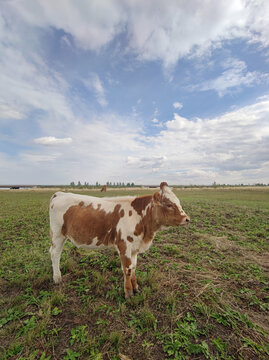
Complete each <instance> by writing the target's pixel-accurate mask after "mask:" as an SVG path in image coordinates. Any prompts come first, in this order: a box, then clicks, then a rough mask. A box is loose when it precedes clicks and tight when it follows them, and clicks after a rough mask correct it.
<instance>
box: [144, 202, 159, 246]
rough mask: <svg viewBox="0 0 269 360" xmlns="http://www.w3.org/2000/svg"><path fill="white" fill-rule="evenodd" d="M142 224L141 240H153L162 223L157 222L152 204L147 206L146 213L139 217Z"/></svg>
mask: <svg viewBox="0 0 269 360" xmlns="http://www.w3.org/2000/svg"><path fill="white" fill-rule="evenodd" d="M141 222H142V224H143V241H145V242H150V241H152V240H153V238H154V235H155V233H156V232H157V231H158V230H159V229H160V228H161V226H162V224H160V223H159V222H158V217H157V216H156V211H155V208H154V206H153V205H151V206H149V207H148V208H147V211H146V214H145V215H143V216H142V217H141Z"/></svg>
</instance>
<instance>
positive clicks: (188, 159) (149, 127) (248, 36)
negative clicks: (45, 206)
mask: <svg viewBox="0 0 269 360" xmlns="http://www.w3.org/2000/svg"><path fill="white" fill-rule="evenodd" d="M72 181H74V182H75V183H77V182H78V181H80V182H81V183H84V182H88V183H90V184H95V183H96V182H97V181H98V182H99V183H100V184H103V183H106V182H107V181H109V182H112V183H114V182H115V183H117V182H125V183H128V182H134V183H135V184H143V185H149V184H152V185H153V184H156V185H157V184H160V182H162V181H166V182H168V183H169V184H174V185H179V184H182V185H191V184H192V185H198V184H204V185H210V184H213V183H214V182H216V183H218V184H241V183H243V184H255V183H269V1H267V0H233V1H227V0H218V1H216V0H206V1H205V0H165V1H164V0H147V1H145V0H110V1H107V0H90V1H89V0H76V1H72V0H57V1H55V0H2V1H1V7H0V184H2V185H4V184H41V185H45V184H69V183H70V182H72Z"/></svg>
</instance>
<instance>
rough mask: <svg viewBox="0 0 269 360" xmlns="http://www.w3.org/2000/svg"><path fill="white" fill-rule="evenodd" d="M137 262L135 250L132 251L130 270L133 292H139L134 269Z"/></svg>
mask: <svg viewBox="0 0 269 360" xmlns="http://www.w3.org/2000/svg"><path fill="white" fill-rule="evenodd" d="M136 264H137V252H134V253H132V272H131V282H132V286H133V291H134V293H135V294H136V293H139V289H138V284H137V280H136V275H135V270H136Z"/></svg>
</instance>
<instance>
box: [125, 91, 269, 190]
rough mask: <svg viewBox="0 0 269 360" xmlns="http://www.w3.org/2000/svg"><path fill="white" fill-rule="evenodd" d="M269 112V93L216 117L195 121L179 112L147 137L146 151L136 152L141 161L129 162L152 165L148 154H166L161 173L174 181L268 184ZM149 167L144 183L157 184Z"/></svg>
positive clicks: (133, 166) (137, 164)
mask: <svg viewBox="0 0 269 360" xmlns="http://www.w3.org/2000/svg"><path fill="white" fill-rule="evenodd" d="M268 116H269V98H268V97H265V98H264V99H263V100H261V101H258V102H257V103H255V104H253V105H249V106H246V107H243V108H241V109H237V110H234V111H231V112H227V113H225V114H223V115H221V116H219V117H215V118H212V119H206V118H205V119H201V118H197V119H192V120H191V119H187V118H184V117H181V116H179V115H178V114H174V118H173V119H172V120H169V121H167V122H166V129H164V130H162V131H161V132H160V133H159V134H158V135H157V136H151V137H148V138H147V141H146V145H145V146H146V149H145V150H143V151H142V152H141V153H140V154H138V153H137V154H136V156H135V161H134V160H133V161H130V159H129V160H128V161H127V164H128V167H130V168H135V167H137V166H141V165H142V164H143V163H145V164H146V162H144V161H143V159H144V157H145V155H144V154H145V153H146V154H147V158H148V159H150V158H151V157H152V159H154V158H156V157H158V156H161V157H165V158H166V161H165V162H164V163H163V166H161V167H160V169H159V172H158V176H159V178H162V177H164V175H165V176H166V179H168V181H170V182H171V183H176V184H178V183H186V184H190V183H193V184H194V183H197V184H201V183H205V184H212V183H213V181H217V182H219V183H225V182H226V183H241V182H243V183H248V182H250V183H253V182H265V183H267V182H268V178H269V158H268V153H269V145H268V144H269V125H268ZM160 154H161V155H160ZM131 160H132V159H131ZM148 165H149V166H148V171H146V170H145V173H144V177H143V178H142V180H141V182H146V179H147V182H148V183H152V182H154V177H152V175H151V172H152V169H151V166H150V165H151V163H150V162H149V164H148ZM144 168H146V167H144ZM154 176H155V178H156V176H157V174H156V173H155V175H154Z"/></svg>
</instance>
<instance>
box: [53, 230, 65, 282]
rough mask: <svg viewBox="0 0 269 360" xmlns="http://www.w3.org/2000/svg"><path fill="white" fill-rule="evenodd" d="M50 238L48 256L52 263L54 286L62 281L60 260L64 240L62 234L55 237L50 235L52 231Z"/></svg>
mask: <svg viewBox="0 0 269 360" xmlns="http://www.w3.org/2000/svg"><path fill="white" fill-rule="evenodd" d="M50 236H51V247H50V256H51V262H52V270H53V280H54V282H55V284H59V283H60V282H61V280H62V275H61V270H60V259H61V254H62V251H63V246H64V243H65V240H66V239H65V237H64V236H63V235H62V234H58V235H55V234H53V233H52V231H51V232H50Z"/></svg>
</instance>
